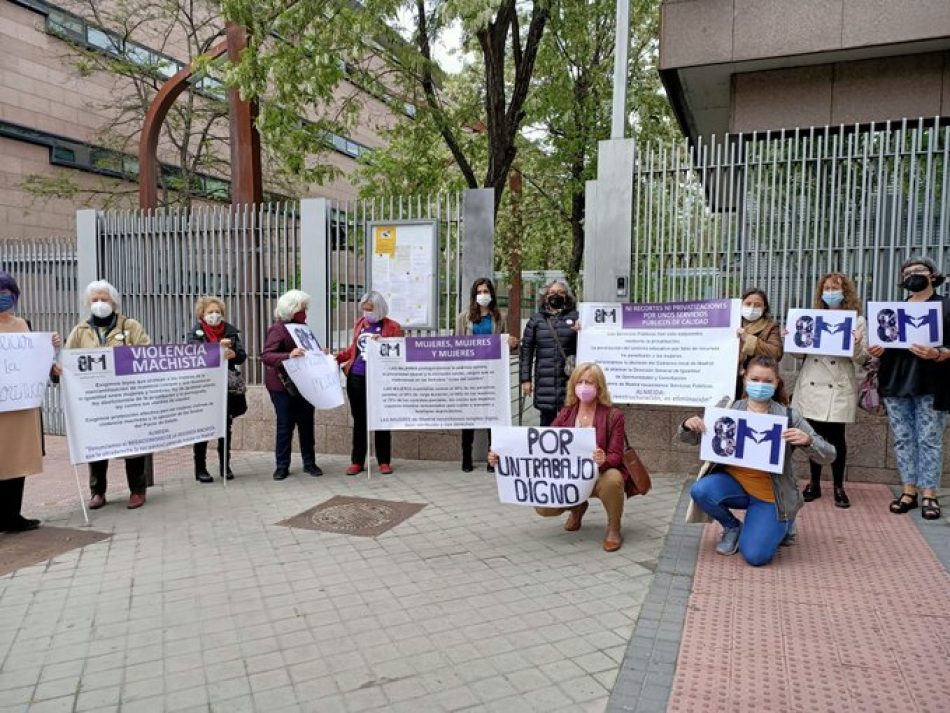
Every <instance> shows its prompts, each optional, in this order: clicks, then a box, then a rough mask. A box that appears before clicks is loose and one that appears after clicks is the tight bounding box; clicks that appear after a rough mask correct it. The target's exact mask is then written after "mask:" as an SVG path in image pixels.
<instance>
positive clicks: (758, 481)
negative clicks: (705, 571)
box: [677, 356, 835, 567]
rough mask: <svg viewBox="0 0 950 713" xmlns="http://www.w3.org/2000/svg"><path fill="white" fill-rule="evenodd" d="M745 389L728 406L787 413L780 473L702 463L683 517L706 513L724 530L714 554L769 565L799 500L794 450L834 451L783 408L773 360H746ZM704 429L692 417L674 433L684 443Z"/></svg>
mask: <svg viewBox="0 0 950 713" xmlns="http://www.w3.org/2000/svg"><path fill="white" fill-rule="evenodd" d="M745 392H746V393H747V394H748V398H746V399H740V400H739V401H736V402H735V403H733V404H732V406H731V408H733V409H736V410H739V411H751V412H752V413H763V414H764V413H768V414H772V415H774V416H788V427H787V428H786V429H785V430H784V431H783V432H782V440H783V441H785V443H786V447H785V462H784V464H783V467H782V472H781V473H767V472H765V471H763V470H755V469H753V468H744V467H742V466H736V465H727V466H723V465H717V464H714V463H704V464H703V467H702V469H701V470H700V471H699V477H698V478H697V480H696V482H695V483H693V485H692V487H691V488H690V496H691V497H692V502H691V503H690V506H689V510H688V511H687V514H686V521H687V522H704V521H707V520H708V518H710V517H711V518H712V519H714V520H716V521H717V522H718V523H719V524H720V525H722V529H723V534H722V540H721V541H720V542H719V544H718V545H717V546H716V552H718V553H719V554H721V555H732V554H735V553H736V551H737V550H738V551H740V552H741V553H742V556H743V558H744V559H745V561H746V562H748V563H749V564H751V565H753V566H755V567H758V566H761V565H764V564H768V563H769V562H770V561H771V560H772V558H773V557H774V556H775V553H776V552H777V551H778V548H779V545H780V544H782V543H783V542H785V543H790V541H791V539H792V537H794V528H793V524H794V522H795V515H796V513H797V512H798V511H799V509H801V507H802V504H803V501H802V495H801V493H799V492H798V481H797V480H796V478H795V473H794V468H793V466H792V453H793V452H794V450H795V448H803V449H804V451H805V454H806V455H807V456H808V457H809V458H810V459H812V460H813V461H816V462H818V463H830V462H831V461H833V460H834V458H835V449H834V446H832V445H831V444H829V443H828V442H827V441H825V439H824V438H822V437H821V436H820V435H818V434H817V433H816V432H815V430H814V429H813V428H812V427H811V425H810V424H809V423H808V421H806V420H805V418H804V417H803V416H802V415H801V414H800V413H799V412H798V411H796V410H795V409H789V408H787V407H786V406H785V404H786V403H788V400H787V396H786V394H785V387H784V385H783V384H782V380H781V378H780V377H779V373H778V363H777V362H776V361H775V360H774V359H772V358H771V357H765V356H758V357H753V358H752V360H751V361H750V362H749V364H748V368H747V369H746V378H745ZM705 431H706V424H705V423H704V422H703V419H702V417H701V416H691V417H689V418H688V419H686V420H685V421H683V423H682V424H681V425H680V428H679V431H678V434H677V435H678V437H679V439H680V440H681V441H684V442H685V443H693V444H698V443H699V442H700V440H701V439H702V434H703V433H705ZM732 510H745V511H746V516H745V522H740V521H739V519H738V518H737V517H736V516H735V515H733V514H732Z"/></svg>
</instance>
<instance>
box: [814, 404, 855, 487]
mask: <svg viewBox="0 0 950 713" xmlns="http://www.w3.org/2000/svg"><path fill="white" fill-rule="evenodd" d="M807 421H808V423H810V424H811V427H812V428H814V429H815V431H816V432H817V433H818V435H819V436H821V437H822V438H824V439H825V440H826V441H828V443H830V444H831V445H833V446H834V447H835V450H836V451H837V452H838V455H836V456H835V459H834V461H833V462H832V464H831V477H832V479H833V482H834V486H835V487H836V488H841V487H843V486H844V467H845V464H846V462H847V460H848V442H847V441H846V440H845V437H844V427H845V424H843V423H834V422H831V421H813V420H812V419H810V418H809V419H807ZM808 465H809V467H810V468H811V482H813V483H818V481H820V480H821V464H819V463H815V462H814V461H811V462H810V463H809V464H808Z"/></svg>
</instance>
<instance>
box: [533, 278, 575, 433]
mask: <svg viewBox="0 0 950 713" xmlns="http://www.w3.org/2000/svg"><path fill="white" fill-rule="evenodd" d="M575 306H576V302H575V300H574V294H573V293H572V292H571V288H570V287H568V285H567V283H566V282H564V281H563V280H554V281H553V282H551V283H550V284H549V285H548V286H547V287H546V288H545V290H544V293H543V295H542V305H541V309H540V310H539V311H538V312H536V313H535V314H534V315H532V317H531V319H529V320H528V323H527V324H526V325H525V328H524V335H523V336H522V338H521V366H520V371H521V393H522V394H524V395H525V396H531V394H532V393H534V407H535V408H536V409H538V411H540V412H541V425H542V426H550V425H551V422H552V421H554V417H555V416H556V415H557V412H558V411H559V410H560V409H561V407H562V406H564V395H565V393H566V392H567V381H568V379H569V378H570V376H571V372H572V371H573V369H574V361H575V358H576V355H577V331H576V326H577V310H576V309H575ZM532 369H533V371H534V384H533V385H532V383H531V376H532Z"/></svg>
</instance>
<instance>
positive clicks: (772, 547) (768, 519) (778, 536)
mask: <svg viewBox="0 0 950 713" xmlns="http://www.w3.org/2000/svg"><path fill="white" fill-rule="evenodd" d="M689 494H690V496H691V497H692V498H693V500H694V501H695V502H696V504H697V505H698V506H699V507H700V508H702V510H703V512H705V513H706V514H707V515H709V516H710V517H711V518H712V519H713V520H716V521H717V522H718V523H719V524H720V525H722V526H723V527H724V528H734V527H738V526H739V525H740V524H741V525H742V533H741V534H740V535H739V552H741V553H742V556H743V557H744V558H745V561H746V562H748V563H749V564H751V565H752V566H753V567H760V566H761V565H764V564H768V563H769V562H771V561H772V558H773V557H775V553H776V552H777V551H778V548H779V545H780V544H781V543H782V540H783V539H784V538H785V535H787V534H788V529H789V528H790V527H791V526H792V521H788V522H783V521H781V520H779V519H778V510H777V509H776V507H775V503H768V502H765V501H764V500H759V499H758V498H755V497H752V496H751V495H749V494H748V493H747V492H746V491H745V490H743V488H742V486H741V485H739V481H737V480H736V479H735V478H733V477H732V476H731V475H729V474H728V473H725V472H722V471H717V472H714V473H710V474H709V475H707V476H706V477H704V478H700V479H699V480H697V481H696V482H695V483H693V486H692V487H691V488H690V489H689ZM730 508H731V509H733V510H745V511H746V514H745V523H741V522H740V521H739V518H737V517H736V516H735V515H733V514H732V512H730Z"/></svg>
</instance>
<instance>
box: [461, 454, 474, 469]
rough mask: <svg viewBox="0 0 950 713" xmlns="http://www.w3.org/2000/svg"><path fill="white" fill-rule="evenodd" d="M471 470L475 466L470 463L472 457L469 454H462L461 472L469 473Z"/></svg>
mask: <svg viewBox="0 0 950 713" xmlns="http://www.w3.org/2000/svg"><path fill="white" fill-rule="evenodd" d="M473 470H475V466H474V465H473V464H472V457H471V456H469V457H468V458H465V457H464V456H463V457H462V472H463V473H471V472H472V471H473Z"/></svg>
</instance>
